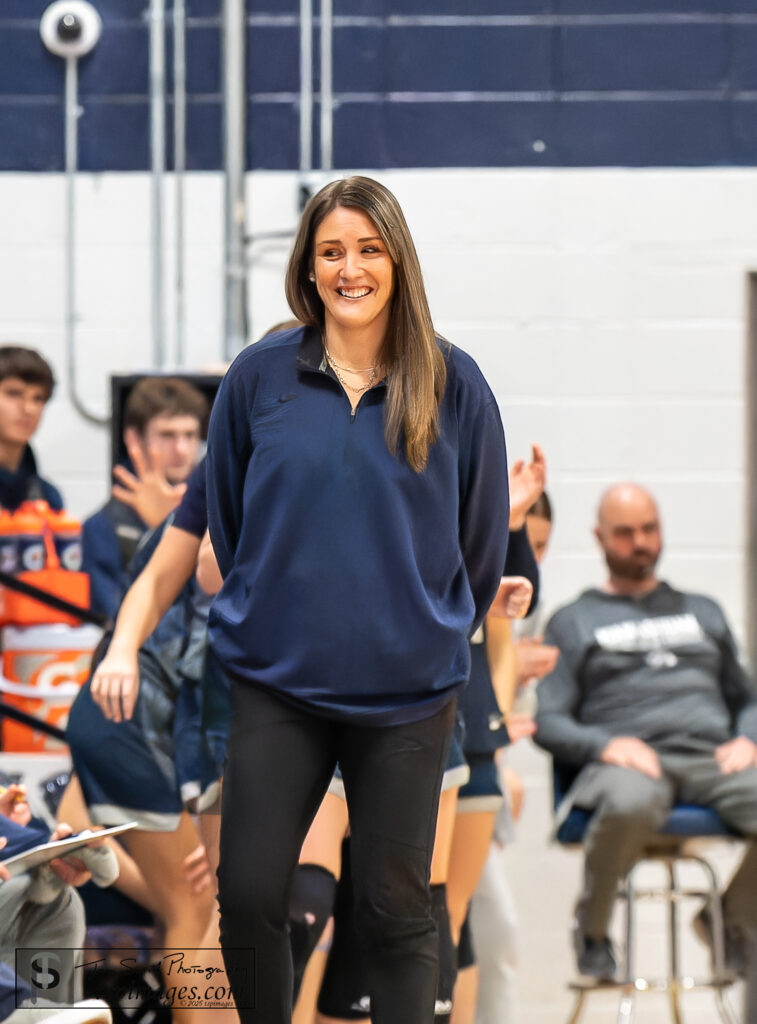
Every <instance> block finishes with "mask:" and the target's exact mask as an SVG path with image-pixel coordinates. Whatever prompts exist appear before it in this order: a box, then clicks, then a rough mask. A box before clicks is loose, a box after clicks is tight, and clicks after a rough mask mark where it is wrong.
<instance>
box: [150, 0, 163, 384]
mask: <svg viewBox="0 0 757 1024" xmlns="http://www.w3.org/2000/svg"><path fill="white" fill-rule="evenodd" d="M149 21H150V164H151V169H152V170H151V178H150V239H151V288H150V311H151V322H152V347H153V362H154V364H155V366H156V367H157V368H158V369H162V368H163V367H164V366H165V364H166V351H165V323H164V316H163V175H164V173H165V169H166V5H165V0H150V10H149Z"/></svg>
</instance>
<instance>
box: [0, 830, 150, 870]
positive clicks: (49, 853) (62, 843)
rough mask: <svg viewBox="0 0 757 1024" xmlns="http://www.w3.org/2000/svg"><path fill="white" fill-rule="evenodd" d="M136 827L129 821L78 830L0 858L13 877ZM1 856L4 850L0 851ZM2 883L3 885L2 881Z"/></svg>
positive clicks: (0, 862)
mask: <svg viewBox="0 0 757 1024" xmlns="http://www.w3.org/2000/svg"><path fill="white" fill-rule="evenodd" d="M136 827H137V822H136V821H128V822H126V824H125V825H113V826H112V827H111V828H104V829H100V831H99V832H93V831H92V830H91V829H84V831H83V832H77V833H76V834H75V835H72V836H67V837H66V838H65V839H54V840H51V841H50V842H47V843H40V844H39V846H33V847H32V848H31V849H30V850H25V851H24V852H23V853H17V854H16V855H15V856H13V857H8V859H7V860H2V859H0V864H2V866H3V867H4V868H7V870H8V872H9V874H10V875H11V877H13V876H15V875H22V874H23V873H24V872H25V871H31V870H32V869H33V868H37V867H39V865H40V864H47V862H48V861H51V860H54V859H55V858H56V857H64V856H65V855H66V854H67V853H73V852H74V851H75V850H79V849H81V847H82V846H89V844H90V843H92V842H94V841H95V840H97V839H102V838H103V836H117V835H119V833H121V832H129V831H130V830H131V829H133V828H136ZM1 857H2V851H0V858H1ZM0 885H2V882H0Z"/></svg>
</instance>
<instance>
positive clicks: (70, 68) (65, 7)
mask: <svg viewBox="0 0 757 1024" xmlns="http://www.w3.org/2000/svg"><path fill="white" fill-rule="evenodd" d="M39 31H40V36H41V37H42V42H43V43H44V44H45V46H46V47H47V49H48V50H49V51H50V52H51V53H54V54H55V55H56V56H57V57H62V58H63V59H64V60H65V78H64V131H65V164H64V166H65V174H66V201H65V227H64V235H65V259H64V277H65V346H66V383H67V385H68V395H69V398H70V400H71V404H72V405H73V407H74V409H76V411H77V412H78V413H79V415H80V416H82V417H83V418H84V419H85V420H88V421H89V422H90V423H96V424H98V425H99V426H102V425H104V424H106V423H109V422H110V417H109V416H102V415H98V414H97V413H94V412H91V411H90V410H89V409H87V407H86V406H85V404H84V402H83V400H82V399H81V398H80V397H79V392H78V384H77V361H76V323H77V313H76V174H77V172H78V165H79V117H80V116H81V113H82V108H81V107H80V106H79V70H78V68H79V58H80V57H83V56H85V55H86V54H88V53H89V52H90V51H91V50H92V49H93V48H94V46H95V45H96V44H97V41H98V39H99V38H100V33H101V31H102V22H101V20H100V16H99V14H98V13H97V11H96V10H95V8H94V7H93V6H92V5H91V4H90V3H87V2H86V0H56V2H55V3H53V4H51V5H50V6H49V7H48V8H47V10H46V11H45V12H44V14H43V15H42V19H41V21H40V25H39Z"/></svg>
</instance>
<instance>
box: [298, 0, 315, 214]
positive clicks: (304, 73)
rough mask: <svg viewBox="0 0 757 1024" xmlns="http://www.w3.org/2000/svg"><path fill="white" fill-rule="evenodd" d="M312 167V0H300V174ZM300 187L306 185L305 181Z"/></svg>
mask: <svg viewBox="0 0 757 1024" xmlns="http://www.w3.org/2000/svg"><path fill="white" fill-rule="evenodd" d="M312 169H313V0H300V174H301V175H306V174H308V172H309V171H312ZM302 187H303V188H304V187H306V182H305V181H303V182H302ZM301 205H304V204H301Z"/></svg>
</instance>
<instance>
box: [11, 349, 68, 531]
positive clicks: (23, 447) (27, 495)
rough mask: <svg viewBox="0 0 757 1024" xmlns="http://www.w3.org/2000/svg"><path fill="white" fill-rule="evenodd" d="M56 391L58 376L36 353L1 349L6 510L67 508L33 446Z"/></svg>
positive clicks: (27, 350) (29, 350)
mask: <svg viewBox="0 0 757 1024" xmlns="http://www.w3.org/2000/svg"><path fill="white" fill-rule="evenodd" d="M54 387H55V379H54V377H53V371H52V370H51V369H50V367H49V365H48V364H47V362H46V361H45V360H44V359H43V358H42V356H41V355H39V354H38V353H37V352H35V351H34V349H31V348H21V347H20V346H18V345H2V346H0V506H2V507H3V508H4V509H7V510H8V511H9V512H14V511H15V510H16V509H17V508H18V506H19V505H20V504H21V503H22V502H24V501H36V500H38V499H39V500H43V501H46V502H47V503H48V505H49V506H50V507H51V508H53V509H61V508H63V499H62V498H61V496H60V492H59V491H58V490H57V489H56V488H55V487H53V485H52V484H51V483H49V482H48V481H47V480H43V478H42V477H41V476H40V475H39V473H38V472H37V463H36V461H35V459H34V452H33V451H32V449H31V446H30V444H29V441H30V440H31V438H32V436H33V435H34V433H35V432H36V430H37V427H38V426H39V421H40V419H41V417H42V410H43V409H44V408H45V405H46V404H47V402H48V400H49V399H50V396H51V395H52V393H53V388H54Z"/></svg>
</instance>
